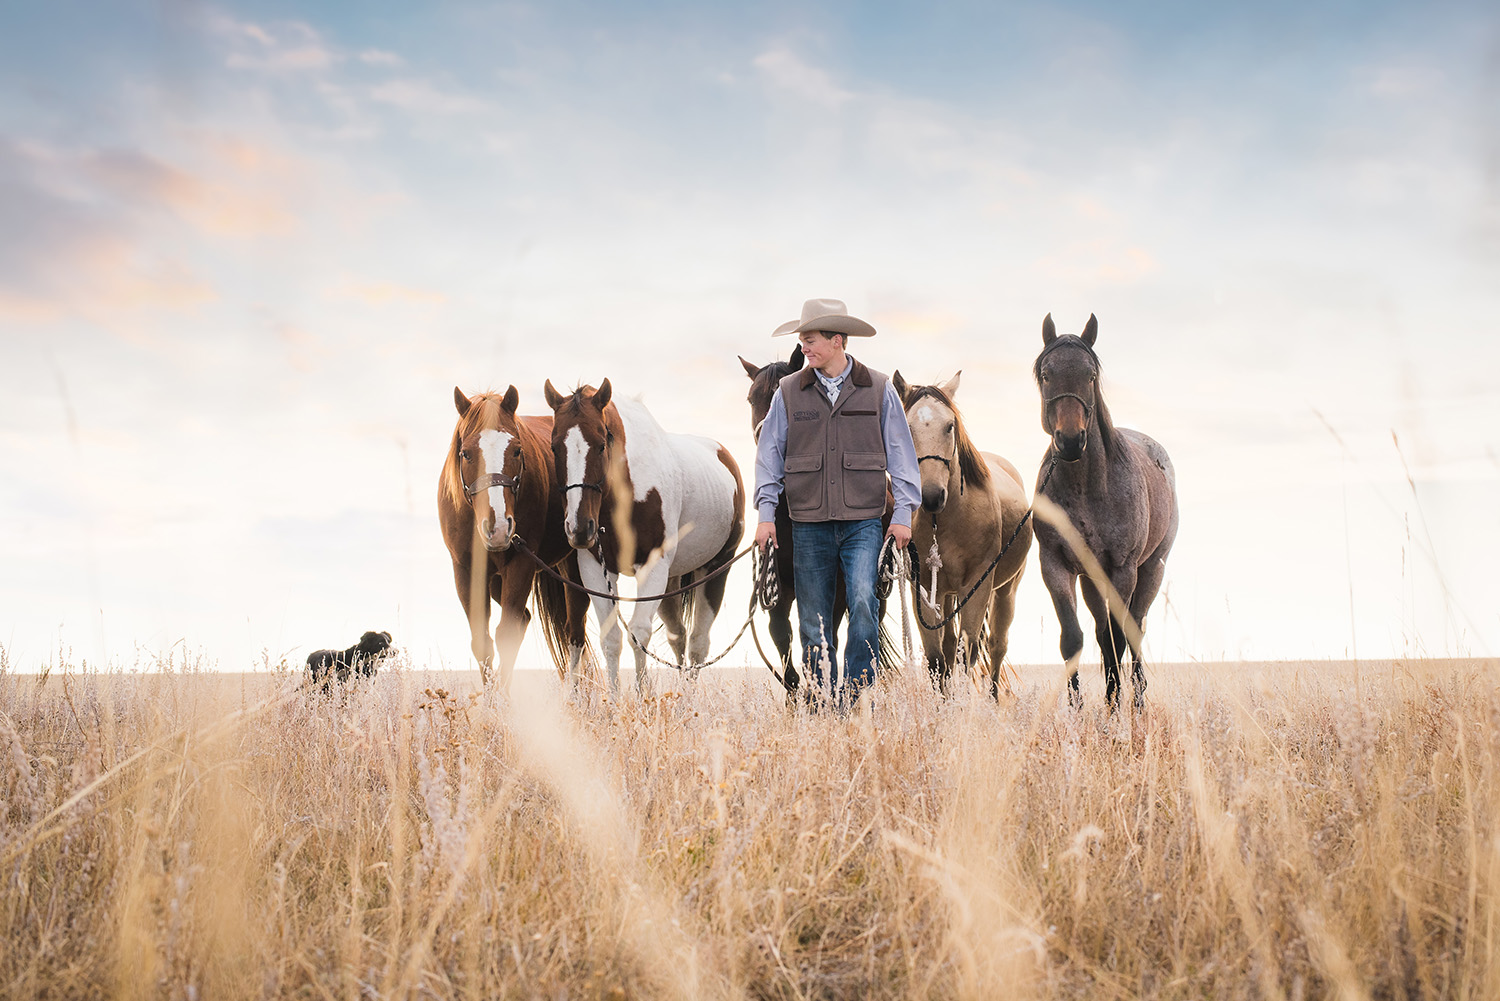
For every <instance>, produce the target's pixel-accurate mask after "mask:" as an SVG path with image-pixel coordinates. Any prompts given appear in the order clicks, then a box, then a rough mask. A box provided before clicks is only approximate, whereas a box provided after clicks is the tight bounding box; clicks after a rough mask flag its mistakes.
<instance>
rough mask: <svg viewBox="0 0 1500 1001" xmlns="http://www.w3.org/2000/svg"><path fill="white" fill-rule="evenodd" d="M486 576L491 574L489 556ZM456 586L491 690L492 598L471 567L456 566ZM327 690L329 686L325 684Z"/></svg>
mask: <svg viewBox="0 0 1500 1001" xmlns="http://www.w3.org/2000/svg"><path fill="white" fill-rule="evenodd" d="M484 559H485V560H486V562H485V565H484V567H483V570H482V572H488V571H489V563H488V556H486V557H484ZM453 583H454V585H455V586H456V588H457V590H458V603H459V604H460V605H462V606H463V608H464V618H466V619H468V620H469V649H470V650H472V651H474V659H475V660H477V661H479V683H480V685H481V686H483V687H486V688H488V687H489V683H490V663H491V661H493V660H494V657H495V645H494V643H493V642H491V640H490V596H489V592H488V589H487V588H485V587H483V586H480V587H475V586H474V585H475V581H474V569H473V566H472V564H469V563H455V564H453ZM324 687H325V688H326V687H327V682H326V681H325V682H324Z"/></svg>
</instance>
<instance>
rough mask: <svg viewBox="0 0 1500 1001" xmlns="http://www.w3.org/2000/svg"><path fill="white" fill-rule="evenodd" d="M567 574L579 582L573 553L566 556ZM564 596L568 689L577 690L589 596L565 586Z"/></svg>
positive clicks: (586, 639) (584, 645) (584, 640)
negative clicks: (566, 627)
mask: <svg viewBox="0 0 1500 1001" xmlns="http://www.w3.org/2000/svg"><path fill="white" fill-rule="evenodd" d="M566 571H567V576H568V577H569V579H571V580H577V581H579V582H580V583H581V582H582V579H581V578H580V577H579V574H578V556H577V554H576V553H575V554H574V555H572V556H569V557H568V561H567V567H566ZM564 590H565V591H566V597H565V598H564V602H565V608H566V611H567V617H568V619H567V621H568V633H567V636H568V669H567V678H568V683H569V691H570V692H574V693H576V692H577V691H578V682H579V675H580V672H581V670H582V662H583V651H584V649H585V647H587V645H588V635H587V633H586V632H585V620H586V619H587V618H588V611H589V596H588V595H586V594H584V593H583V592H582V591H580V590H578V589H577V588H572V587H569V588H565V589H564Z"/></svg>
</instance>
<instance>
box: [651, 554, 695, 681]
mask: <svg viewBox="0 0 1500 1001" xmlns="http://www.w3.org/2000/svg"><path fill="white" fill-rule="evenodd" d="M690 579H691V578H689V577H687V576H684V577H681V578H678V577H674V578H672V579H671V580H669V581H667V590H668V591H674V590H676V589H677V588H678V587H681V586H682V584H685V583H688V581H689V580H690ZM683 597H685V596H684V595H680V594H679V595H674V596H673V597H671V598H663V599H662V600H661V604H660V605H659V606H658V607H657V609H656V614H657V615H660V616H661V621H662V625H664V626H666V627H667V645H668V646H670V647H671V648H672V656H673V658H674V659H675V660H676V661H677V666H678V667H681V666H682V665H683V663H685V660H684V658H685V657H686V656H687V649H688V646H687V639H688V637H687V626H686V624H685V623H684V622H683V615H682V610H683V600H682V599H683Z"/></svg>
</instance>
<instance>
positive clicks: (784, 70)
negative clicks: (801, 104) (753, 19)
mask: <svg viewBox="0 0 1500 1001" xmlns="http://www.w3.org/2000/svg"><path fill="white" fill-rule="evenodd" d="M753 64H754V66H755V68H756V69H757V70H759V71H760V73H761V76H762V77H763V78H764V79H765V80H766V81H768V82H769V83H771V84H772V85H773V86H774V87H775V88H777V89H778V90H782V91H785V92H787V93H789V94H791V95H792V96H794V97H797V98H801V99H803V100H806V101H811V102H812V103H814V104H817V105H820V106H822V107H824V108H828V109H830V110H837V109H839V108H840V107H842V106H843V105H844V104H846V103H848V102H849V101H851V100H853V98H854V94H853V93H852V92H851V91H848V90H845V89H844V88H842V87H840V86H839V85H838V84H837V83H835V82H834V80H833V77H832V76H830V75H829V74H828V72H827V71H826V70H823V69H820V68H819V67H817V66H812V65H809V64H808V63H806V62H804V61H803V60H802V59H801V57H799V56H798V55H797V54H796V53H795V52H793V51H792V50H791V49H789V48H787V47H786V46H777V47H775V48H771V49H767V50H766V51H765V52H762V53H761V54H760V55H758V56H756V57H755V59H754V60H753Z"/></svg>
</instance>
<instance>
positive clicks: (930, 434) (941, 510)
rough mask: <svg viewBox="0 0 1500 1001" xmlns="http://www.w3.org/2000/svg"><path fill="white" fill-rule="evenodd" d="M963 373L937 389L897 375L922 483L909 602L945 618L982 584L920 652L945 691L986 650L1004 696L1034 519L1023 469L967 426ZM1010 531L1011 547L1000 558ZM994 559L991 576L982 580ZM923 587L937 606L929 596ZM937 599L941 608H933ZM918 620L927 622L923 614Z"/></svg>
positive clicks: (995, 693)
mask: <svg viewBox="0 0 1500 1001" xmlns="http://www.w3.org/2000/svg"><path fill="white" fill-rule="evenodd" d="M958 376H959V373H955V374H954V376H953V378H951V379H949V380H948V381H947V382H945V383H943V384H942V385H939V386H911V385H907V383H906V380H905V379H903V378H902V377H901V373H900V372H896V373H894V374H893V375H892V376H891V384H892V385H893V386H895V387H896V392H897V393H898V394H900V396H901V405H902V407H904V408H905V410H906V423H907V424H908V425H909V426H910V427H911V437H912V442H913V444H915V445H916V448H917V469H918V472H919V473H920V474H921V481H922V506H921V507H919V508H917V510H916V512H915V513H914V514H913V516H912V524H911V549H910V551H911V554H912V558H913V559H914V560H915V561H916V577H915V579H913V581H912V589H911V600H912V605H913V606H919V607H922V608H925V609H927V611H926V612H924V613H923V614H924V615H925V616H927V617H928V619H929V621H930V620H932V619H938V618H941V617H945V616H946V615H947V614H948V610H949V609H951V608H953V607H955V606H956V605H957V603H958V602H959V601H962V600H963V598H964V596H965V595H967V594H969V591H970V589H972V588H975V587H977V588H978V589H977V590H976V591H975V592H974V595H973V597H971V598H970V599H969V602H968V604H966V605H964V607H963V610H962V611H961V612H959V613H958V616H957V617H956V618H955V619H954V620H953V621H951V622H948V623H946V624H945V625H943V626H941V627H940V628H938V629H928V628H926V627H925V626H922V627H921V629H920V633H921V637H922V652H923V654H924V655H925V657H926V660H927V670H928V671H929V672H930V673H931V675H932V680H933V683H934V684H935V685H936V686H937V688H938V690H939V691H941V692H943V693H945V694H946V693H947V691H948V679H949V676H950V675H951V674H952V671H953V665H954V663H955V662H956V661H957V660H958V659H959V658H961V659H962V663H963V664H964V665H965V666H966V667H967V668H970V669H972V668H973V667H974V666H976V665H978V664H979V663H981V659H980V656H981V655H980V651H981V648H982V649H983V651H984V654H985V655H986V659H987V660H988V663H989V676H990V697H991V698H999V696H1000V672H1001V670H1002V666H1003V664H1004V661H1005V653H1006V650H1007V649H1008V648H1009V633H1010V624H1011V621H1012V620H1013V619H1014V618H1015V614H1016V589H1017V587H1018V586H1019V585H1020V583H1021V574H1022V572H1023V571H1024V570H1025V569H1026V553H1027V551H1028V550H1030V548H1031V525H1030V522H1029V519H1026V510H1027V503H1026V488H1025V486H1024V485H1023V484H1022V480H1021V473H1020V471H1019V470H1017V469H1016V467H1015V466H1013V465H1011V463H1010V462H1009V461H1007V460H1006V459H1003V458H1001V457H1000V456H998V455H995V454H993V453H991V452H981V451H979V449H978V448H977V447H976V446H975V445H974V442H973V439H971V438H970V437H969V434H968V431H967V430H965V428H964V420H963V417H962V415H960V414H959V411H958V408H957V407H956V406H954V403H953V396H954V394H955V393H956V392H958ZM940 515H941V518H939V516H940ZM1023 520H1024V521H1026V524H1025V526H1024V527H1021V526H1022V522H1023ZM940 521H941V530H939V522H940ZM1018 528H1020V531H1019V533H1018V532H1017V529H1018ZM1012 535H1014V536H1015V540H1014V541H1013V542H1011V543H1010V548H1009V549H1006V550H1005V554H1004V555H1003V556H999V562H998V563H997V562H995V560H996V557H997V556H998V555H999V553H1000V550H1001V548H1002V547H1003V546H1004V545H1005V544H1006V542H1007V541H1008V540H1010V539H1011V536H1012ZM934 544H936V546H937V553H938V560H937V566H936V570H937V580H936V583H935V584H934V582H933V579H932V570H933V569H934V567H933V565H932V564H931V563H924V561H930V560H931V553H932V549H933V545H934ZM992 564H993V569H991V570H989V576H987V577H983V575H984V573H985V571H986V570H987V569H989V568H990V567H991V565H992ZM981 577H983V581H982V582H981ZM923 590H926V591H928V595H927V597H928V598H929V599H930V601H931V604H929V603H928V602H926V601H924V600H923V596H922V592H923ZM933 605H936V606H937V608H938V609H941V610H942V611H941V612H938V613H937V614H934V613H933V612H932V606H933ZM917 621H918V625H919V626H921V625H922V621H921V617H918V620H917Z"/></svg>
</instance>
